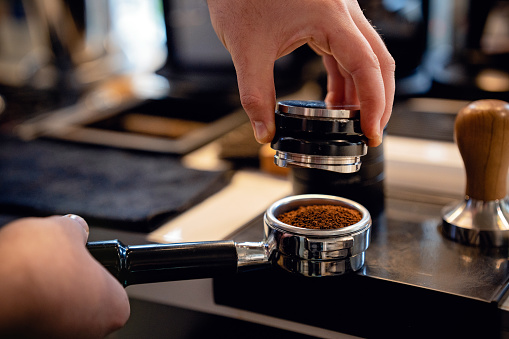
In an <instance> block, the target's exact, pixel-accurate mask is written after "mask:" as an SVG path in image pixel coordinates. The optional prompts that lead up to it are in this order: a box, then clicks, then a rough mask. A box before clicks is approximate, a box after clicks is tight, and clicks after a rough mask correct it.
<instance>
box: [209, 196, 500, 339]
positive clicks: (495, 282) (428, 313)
mask: <svg viewBox="0 0 509 339" xmlns="http://www.w3.org/2000/svg"><path fill="white" fill-rule="evenodd" d="M397 195H398V194H396V196H397ZM431 200H432V199H431ZM442 203H443V199H438V200H436V201H434V202H433V201H428V202H423V201H415V200H414V201H412V200H408V199H407V197H405V198H404V199H398V198H397V197H394V198H388V199H386V207H385V211H384V212H383V213H382V214H380V215H378V216H375V217H374V223H373V234H372V242H371V245H370V247H369V248H368V250H367V251H366V263H365V266H364V267H363V269H362V270H361V271H359V272H357V273H352V274H347V275H344V276H339V277H332V278H301V277H296V276H293V275H290V274H289V273H286V272H282V271H280V270H278V269H271V270H263V271H253V272H249V273H246V274H242V275H237V276H236V277H234V278H231V277H228V278H221V279H215V280H214V292H215V300H216V302H217V303H218V304H222V305H228V306H233V307H237V308H241V309H246V310H250V311H254V312H260V313H262V314H268V315H272V316H275V317H280V318H283V319H288V320H292V321H297V322H302V323H305V324H309V325H313V326H318V327H323V328H326V329H330V330H333V331H338V332H342V333H347V334H352V335H358V336H362V337H429V336H433V337H447V336H449V337H459V336H460V335H462V336H464V337H472V336H476V335H478V336H480V337H483V338H489V337H498V336H499V335H500V332H501V331H502V328H503V327H504V324H502V321H501V317H502V313H504V312H503V311H502V310H500V308H499V306H500V304H501V303H502V302H503V300H504V294H505V292H506V289H507V284H508V278H509V272H508V262H507V250H483V249H479V248H475V247H468V246H464V245H461V244H458V243H455V242H452V241H450V240H448V239H446V238H444V237H443V235H442V234H441V229H440V225H441V209H442V206H443V205H442ZM262 232H263V224H262V219H261V217H260V218H258V219H256V220H253V221H252V222H251V223H250V224H249V225H246V227H245V228H243V229H241V230H240V231H239V232H238V233H237V234H236V235H235V236H234V239H235V240H237V241H256V239H258V240H259V239H260V237H261V234H262Z"/></svg>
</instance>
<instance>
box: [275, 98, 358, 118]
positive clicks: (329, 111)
mask: <svg viewBox="0 0 509 339" xmlns="http://www.w3.org/2000/svg"><path fill="white" fill-rule="evenodd" d="M276 110H279V111H280V112H282V113H288V114H293V115H299V116H304V117H315V118H333V119H352V118H356V117H358V116H359V115H360V107H359V106H356V105H329V104H326V103H325V102H323V101H313V100H310V101H303V100H287V101H284V102H279V103H278V104H277V107H276Z"/></svg>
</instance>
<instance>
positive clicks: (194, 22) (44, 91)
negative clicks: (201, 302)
mask: <svg viewBox="0 0 509 339" xmlns="http://www.w3.org/2000/svg"><path fill="white" fill-rule="evenodd" d="M359 3H360V5H361V7H362V8H363V9H364V10H365V15H366V16H367V17H368V18H369V19H370V20H371V22H372V23H373V25H374V26H375V27H376V28H377V30H378V31H379V32H380V34H381V35H382V36H383V38H384V40H385V42H386V44H387V46H388V48H389V50H390V52H391V53H392V55H393V56H394V58H395V59H396V63H397V70H396V77H397V98H396V99H397V101H396V104H397V105H396V107H395V114H394V117H393V118H394V119H393V123H391V124H390V125H389V129H388V132H389V133H393V134H404V135H417V136H419V137H424V138H429V137H431V138H441V139H450V138H451V136H450V135H446V134H447V133H448V132H450V130H448V129H447V128H450V126H448V127H447V126H445V127H444V126H442V127H440V128H439V127H437V126H436V119H427V116H426V114H427V113H430V112H428V111H433V112H434V111H440V110H443V111H449V110H451V102H450V101H446V100H438V101H437V100H432V101H431V100H429V101H422V100H420V101H416V100H410V101H409V99H414V98H433V99H453V100H467V101H472V100H476V99H480V98H487V97H490V98H504V97H507V96H508V93H509V73H508V72H509V70H508V68H509V66H508V65H509V63H508V62H507V61H508V56H509V20H508V16H509V2H508V1H496V0H489V1H483V2H478V1H463V0H449V1H441V0H361V1H359ZM275 73H276V77H275V78H276V85H277V87H276V88H277V94H278V96H279V97H283V96H287V95H291V94H293V93H297V92H298V91H299V90H301V89H302V88H304V86H305V85H309V84H312V85H313V86H314V87H312V88H313V90H314V92H312V94H309V93H308V94H309V95H310V96H312V97H316V98H317V99H322V98H323V97H324V95H325V92H326V89H325V86H326V75H325V72H324V69H323V66H322V65H321V63H320V60H319V59H318V57H317V56H316V55H314V54H313V53H312V52H311V51H310V50H309V49H308V48H307V47H302V48H300V49H298V50H297V51H295V52H294V53H292V54H291V55H289V56H287V57H285V58H282V59H281V60H279V61H278V62H277V65H276V69H275ZM308 88H309V87H308ZM0 98H1V99H0V112H1V115H0V123H1V124H2V129H3V131H9V132H14V133H15V134H16V135H18V136H20V137H21V138H24V139H32V138H36V137H38V136H42V135H46V136H51V137H55V138H67V139H70V138H73V139H75V140H76V141H80V142H94V143H103V144H111V145H116V146H122V147H137V148H145V149H147V150H153V151H162V152H169V153H177V154H182V153H187V152H189V151H190V150H192V149H195V148H197V147H199V146H200V145H203V144H204V143H205V142H206V141H209V140H211V139H214V138H217V137H218V135H221V134H224V133H225V132H226V131H228V130H231V129H232V128H233V127H235V126H237V125H239V124H241V123H243V122H245V121H244V120H243V119H242V118H241V117H240V115H235V114H232V112H234V111H236V110H237V109H238V108H239V107H240V106H239V101H238V92H237V87H236V79H235V73H234V69H233V66H232V62H231V59H230V56H229V54H228V53H227V51H226V50H225V49H224V47H223V46H222V45H221V43H220V42H219V40H218V39H217V37H216V35H215V33H214V31H213V29H212V26H211V24H210V19H209V16H208V9H207V6H206V3H205V2H204V1H200V0H152V1H140V0H110V1H99V0H79V1H65V0H44V1H36V2H32V1H23V0H1V1H0ZM87 101H88V103H87V104H86V106H87V107H83V106H82V104H83V103H85V102H87ZM426 106H428V107H429V109H427V108H426ZM69 107H72V108H73V109H70V110H69V109H67V110H64V111H62V109H63V108H69ZM453 107H454V109H455V108H456V107H455V106H454V105H453ZM84 110H85V111H86V112H84ZM48 113H51V114H53V115H54V116H55V117H57V118H58V119H57V118H55V119H57V120H58V121H60V122H59V123H58V124H55V123H54V122H53V121H52V120H51V119H50V120H48V116H49V115H48ZM412 114H413V115H412ZM41 115H44V117H45V119H42V118H41ZM62 115H63V116H65V117H66V118H65V119H62ZM226 116H229V117H230V118H229V119H223V120H221V121H222V124H219V126H216V127H215V128H214V130H216V131H217V132H216V133H212V132H210V131H208V132H207V131H206V129H203V128H204V127H205V126H206V125H209V124H210V123H213V122H217V121H218V120H220V119H222V118H225V117H226ZM433 117H435V115H433ZM34 118H36V119H35V120H33V119H34ZM63 120H66V122H65V123H64V122H63ZM412 120H419V121H422V120H425V121H428V120H429V121H428V122H427V123H432V124H433V125H432V126H430V128H428V129H427V130H429V131H432V132H430V133H422V128H419V129H420V130H421V131H419V129H417V128H415V127H413V125H414V124H413V123H411V121H412ZM439 120H440V124H441V125H447V124H448V123H449V124H450V119H444V120H443V119H439ZM50 121H51V123H49V122H50ZM20 124H21V126H19V125H20ZM48 124H49V125H50V126H48ZM161 124H162V125H161ZM164 124H166V126H168V124H170V125H175V126H176V127H175V126H173V127H171V128H169V127H168V128H162V127H161V126H164ZM56 125H58V126H59V127H58V128H57V127H56ZM70 126H72V127H80V128H81V129H80V131H81V132H82V133H81V134H83V135H81V136H79V137H78V136H74V137H72V136H69V135H66V134H68V133H67V132H68V131H69V130H68V129H67V132H66V131H65V128H64V127H70ZM157 126H159V128H157ZM419 126H422V125H419ZM444 128H445V129H446V131H445V132H444V133H445V134H444V135H440V133H439V132H438V131H439V130H443V129H444ZM92 129H93V130H95V131H96V132H101V133H99V134H100V137H99V138H98V139H97V138H96V137H90V136H88V135H87V133H86V132H87V131H91V130H92ZM416 129H417V130H416ZM170 130H171V131H170ZM196 130H201V131H206V132H205V133H204V134H206V137H203V138H201V139H202V140H195V139H193V138H186V137H187V136H188V135H189V133H192V132H193V131H196ZM111 131H116V132H123V133H125V135H124V136H123V138H125V139H127V140H130V138H131V137H133V136H145V137H147V136H150V137H152V139H150V138H144V139H143V140H145V143H144V146H135V144H136V142H132V143H131V142H129V141H126V142H124V141H119V140H117V139H116V137H118V135H115V136H114V135H113V134H112V133H107V132H111ZM97 135H98V134H96V136H97ZM155 137H156V138H155ZM161 138H163V140H164V139H168V140H166V141H168V142H163V141H162V140H159V139H161ZM155 139H158V140H159V141H160V142H161V143H160V144H157V143H156V142H155V141H154V140H155ZM150 140H152V141H153V142H150ZM179 140H180V141H181V142H179ZM183 144H184V145H183ZM185 145H187V146H185Z"/></svg>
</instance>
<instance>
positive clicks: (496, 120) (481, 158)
mask: <svg viewBox="0 0 509 339" xmlns="http://www.w3.org/2000/svg"><path fill="white" fill-rule="evenodd" d="M455 133H456V141H457V144H458V148H459V150H460V153H461V156H462V158H463V162H464V164H465V170H466V175H467V184H466V192H465V193H466V195H467V196H468V197H470V198H472V199H476V200H481V201H494V200H500V199H504V197H505V196H506V194H507V190H506V181H507V170H508V168H509V104H508V103H507V102H505V101H501V100H479V101H474V102H473V103H471V104H470V105H468V106H467V107H465V108H463V109H462V110H461V111H460V112H459V114H458V116H457V118H456V123H455Z"/></svg>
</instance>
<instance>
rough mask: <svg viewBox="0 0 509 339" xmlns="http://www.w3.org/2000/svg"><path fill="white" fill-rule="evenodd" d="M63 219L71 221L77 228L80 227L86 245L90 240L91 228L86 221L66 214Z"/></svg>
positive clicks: (77, 216)
mask: <svg viewBox="0 0 509 339" xmlns="http://www.w3.org/2000/svg"><path fill="white" fill-rule="evenodd" d="M62 218H63V219H62V220H68V219H71V220H72V221H73V223H74V224H75V226H78V227H79V228H81V229H82V232H81V234H82V236H83V242H84V243H86V242H87V240H88V234H89V228H88V224H87V222H86V221H85V219H83V218H82V217H80V216H79V215H76V214H66V215H64V216H63V217H62Z"/></svg>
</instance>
